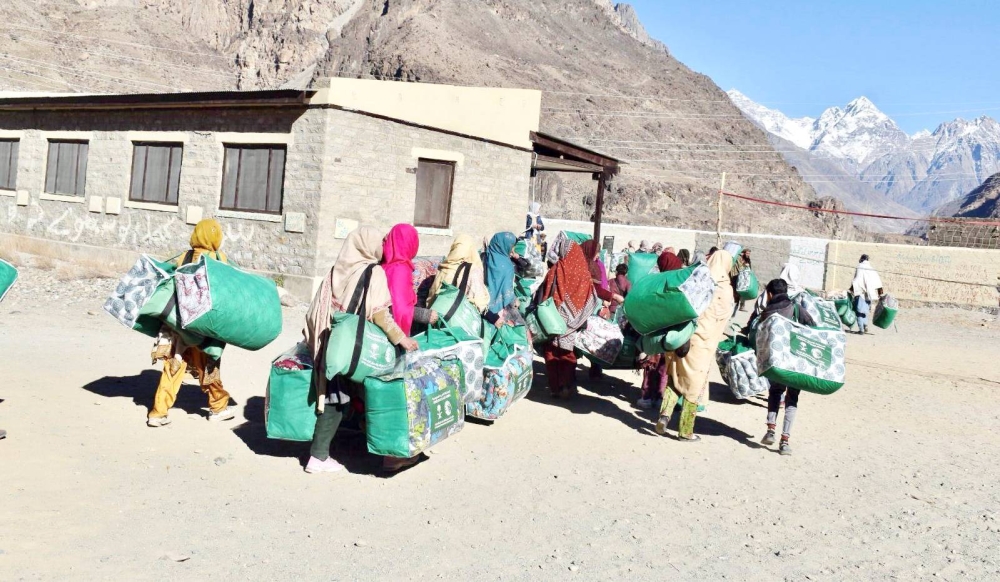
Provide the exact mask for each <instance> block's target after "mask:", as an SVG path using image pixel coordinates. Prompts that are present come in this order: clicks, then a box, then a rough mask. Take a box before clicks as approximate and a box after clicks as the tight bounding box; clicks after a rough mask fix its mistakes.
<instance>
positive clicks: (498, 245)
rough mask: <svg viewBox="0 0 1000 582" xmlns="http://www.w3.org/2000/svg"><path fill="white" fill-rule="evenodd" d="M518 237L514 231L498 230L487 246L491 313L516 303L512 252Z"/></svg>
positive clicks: (487, 272) (487, 285)
mask: <svg viewBox="0 0 1000 582" xmlns="http://www.w3.org/2000/svg"><path fill="white" fill-rule="evenodd" d="M516 243H517V237H516V236H514V233H512V232H498V233H497V234H495V235H493V238H492V239H491V240H490V246H489V247H487V248H486V288H487V289H489V291H490V305H489V307H488V308H487V309H489V311H490V313H500V312H501V311H503V309H504V308H505V307H507V306H508V305H510V304H511V303H514V301H515V299H517V297H516V296H515V295H514V262H513V261H511V260H510V253H511V251H512V250H514V245H515V244H516Z"/></svg>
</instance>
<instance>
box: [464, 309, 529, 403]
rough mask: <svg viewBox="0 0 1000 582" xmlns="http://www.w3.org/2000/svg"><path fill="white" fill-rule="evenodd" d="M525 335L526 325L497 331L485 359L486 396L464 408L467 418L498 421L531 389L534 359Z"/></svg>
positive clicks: (484, 380) (484, 390)
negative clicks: (527, 345)
mask: <svg viewBox="0 0 1000 582" xmlns="http://www.w3.org/2000/svg"><path fill="white" fill-rule="evenodd" d="M525 333H526V332H525V329H524V327H523V326H521V327H513V326H509V325H508V326H504V327H502V328H500V329H499V330H498V331H497V335H496V337H495V338H494V340H493V345H492V346H490V352H489V354H487V356H486V366H485V368H484V371H483V397H482V398H481V399H479V400H477V401H475V402H470V403H469V404H467V405H466V406H465V414H466V415H468V416H472V417H474V418H479V419H482V420H496V419H498V418H500V417H501V416H503V415H504V414H506V413H507V411H508V410H510V407H511V406H513V405H514V403H516V402H517V401H518V400H520V399H521V398H523V397H524V396H525V395H526V394H527V393H528V392H529V391H530V390H531V383H532V380H533V379H534V371H533V365H534V358H533V355H532V353H531V349H530V348H528V347H526V346H525V344H526V343H527V337H526V335H525Z"/></svg>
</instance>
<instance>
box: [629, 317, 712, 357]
mask: <svg viewBox="0 0 1000 582" xmlns="http://www.w3.org/2000/svg"><path fill="white" fill-rule="evenodd" d="M696 329H698V323H697V322H695V321H689V322H687V323H681V324H678V325H675V326H673V327H668V328H667V329H664V330H662V331H658V332H656V333H654V334H650V335H644V336H642V340H640V342H639V349H641V350H642V352H643V353H644V354H646V355H649V356H655V355H658V354H665V353H667V352H675V351H677V349H678V348H680V347H681V346H683V345H684V344H686V343H687V342H688V341H690V340H691V336H692V335H694V332H695V330H696Z"/></svg>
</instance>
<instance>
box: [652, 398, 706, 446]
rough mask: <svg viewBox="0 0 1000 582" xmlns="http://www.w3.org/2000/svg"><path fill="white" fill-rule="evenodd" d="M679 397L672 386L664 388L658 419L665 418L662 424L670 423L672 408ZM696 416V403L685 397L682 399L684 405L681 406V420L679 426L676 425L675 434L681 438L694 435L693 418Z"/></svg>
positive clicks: (675, 405)
mask: <svg viewBox="0 0 1000 582" xmlns="http://www.w3.org/2000/svg"><path fill="white" fill-rule="evenodd" d="M680 399H681V395H680V394H678V393H677V391H675V390H674V389H673V388H668V389H667V390H664V394H663V405H662V406H661V407H660V419H661V420H662V419H665V420H664V421H663V425H664V426H666V425H668V424H670V419H671V417H673V415H674V408H676V407H677V402H678V401H679V400H680ZM697 416H698V405H697V404H695V403H693V402H689V401H688V399H687V398H685V399H684V405H683V406H682V407H681V420H680V426H678V427H677V436H679V437H681V438H691V437H692V436H694V419H695V417H697Z"/></svg>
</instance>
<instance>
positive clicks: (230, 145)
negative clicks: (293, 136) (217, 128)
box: [219, 142, 288, 216]
mask: <svg viewBox="0 0 1000 582" xmlns="http://www.w3.org/2000/svg"><path fill="white" fill-rule="evenodd" d="M230 149H238V150H239V152H240V156H239V160H238V161H237V164H236V172H235V173H236V185H235V186H233V206H225V202H224V200H225V198H226V185H227V183H226V162H227V160H228V159H229V150H230ZM262 149H266V150H268V155H267V177H266V178H265V184H266V185H265V187H266V191H265V193H264V209H263V210H256V209H252V208H240V207H239V199H240V196H239V191H240V169H241V168H242V166H243V152H244V151H245V150H262ZM274 150H282V151H283V152H284V153H285V155H284V158H283V159H282V161H281V182H280V187H281V190H280V192H279V193H278V195H279V197H280V198H279V200H278V209H277V210H276V211H274V210H267V206H268V202H269V201H270V200H271V166H272V165H273V163H272V162H273V158H274ZM287 167H288V144H287V143H270V142H269V143H237V142H223V143H222V187H221V191H220V192H219V210H221V211H223V212H246V213H251V214H264V215H267V216H281V214H282V213H283V212H284V209H285V170H286V169H287Z"/></svg>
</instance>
